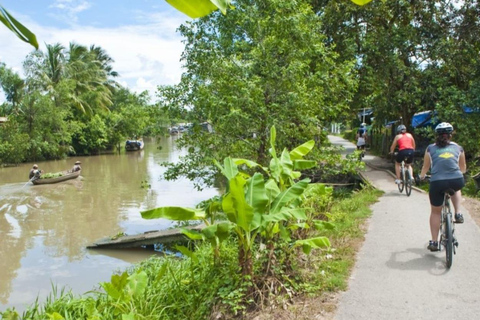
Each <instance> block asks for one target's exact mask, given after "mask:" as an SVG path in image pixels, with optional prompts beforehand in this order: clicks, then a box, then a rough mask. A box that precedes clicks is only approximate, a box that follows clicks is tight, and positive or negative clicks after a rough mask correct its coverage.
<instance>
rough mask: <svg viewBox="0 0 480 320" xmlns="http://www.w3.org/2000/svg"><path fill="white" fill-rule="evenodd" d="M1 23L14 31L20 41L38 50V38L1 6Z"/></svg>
mask: <svg viewBox="0 0 480 320" xmlns="http://www.w3.org/2000/svg"><path fill="white" fill-rule="evenodd" d="M0 22H1V23H3V24H4V25H5V26H6V27H7V28H8V29H10V31H12V32H13V33H14V34H15V35H16V36H17V37H18V38H19V39H20V40H22V41H24V42H26V43H29V44H31V45H32V46H33V47H34V48H35V49H38V42H37V37H36V36H35V34H34V33H32V32H31V31H30V30H28V29H27V28H26V27H25V26H24V25H23V24H21V23H20V22H19V21H17V19H15V18H14V17H13V16H12V15H11V14H10V13H8V11H7V10H6V9H5V8H4V7H2V6H0Z"/></svg>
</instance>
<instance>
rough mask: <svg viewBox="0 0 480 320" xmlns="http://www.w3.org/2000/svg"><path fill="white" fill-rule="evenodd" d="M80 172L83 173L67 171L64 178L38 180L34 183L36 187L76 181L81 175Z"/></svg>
mask: <svg viewBox="0 0 480 320" xmlns="http://www.w3.org/2000/svg"><path fill="white" fill-rule="evenodd" d="M80 172H82V170H80V171H76V172H68V171H65V172H64V173H65V174H64V175H63V176H60V177H56V178H47V179H36V180H33V181H32V183H33V184H35V185H38V184H52V183H58V182H62V181H66V180H70V179H75V178H77V177H78V176H79V175H80Z"/></svg>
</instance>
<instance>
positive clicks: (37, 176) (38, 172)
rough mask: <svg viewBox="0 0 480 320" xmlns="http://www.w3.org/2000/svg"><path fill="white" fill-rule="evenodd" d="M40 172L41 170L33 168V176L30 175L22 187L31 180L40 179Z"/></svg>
mask: <svg viewBox="0 0 480 320" xmlns="http://www.w3.org/2000/svg"><path fill="white" fill-rule="evenodd" d="M41 173H42V171H41V170H35V171H34V175H33V177H32V178H31V179H30V180H28V182H27V183H25V184H24V185H23V187H22V189H23V188H24V187H25V186H26V185H27V184H28V183H30V182H32V181H33V180H36V179H40V174H41Z"/></svg>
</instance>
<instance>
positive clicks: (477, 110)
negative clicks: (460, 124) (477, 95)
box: [462, 106, 480, 113]
mask: <svg viewBox="0 0 480 320" xmlns="http://www.w3.org/2000/svg"><path fill="white" fill-rule="evenodd" d="M462 108H463V112H465V113H480V108H479V107H469V106H463V107H462Z"/></svg>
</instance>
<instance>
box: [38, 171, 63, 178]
mask: <svg viewBox="0 0 480 320" xmlns="http://www.w3.org/2000/svg"><path fill="white" fill-rule="evenodd" d="M63 175H64V173H63V172H55V173H52V172H47V173H43V174H42V175H41V176H40V179H51V178H58V177H61V176H63Z"/></svg>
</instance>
